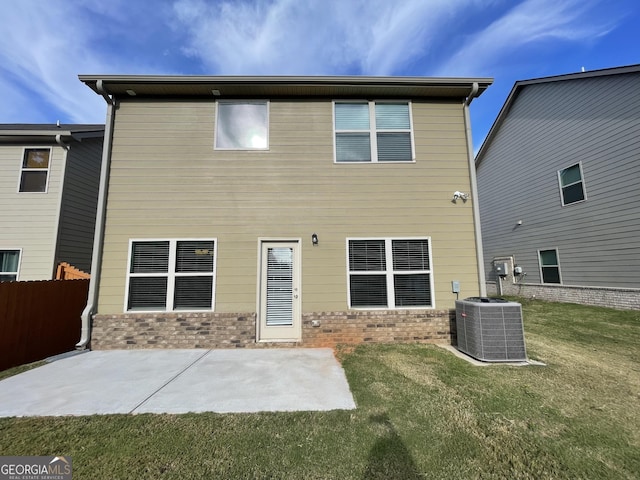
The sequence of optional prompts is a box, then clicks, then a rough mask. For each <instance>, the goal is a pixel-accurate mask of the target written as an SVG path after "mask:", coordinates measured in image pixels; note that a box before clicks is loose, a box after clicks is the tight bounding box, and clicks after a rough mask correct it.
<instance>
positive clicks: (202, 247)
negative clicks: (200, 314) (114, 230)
mask: <svg viewBox="0 0 640 480" xmlns="http://www.w3.org/2000/svg"><path fill="white" fill-rule="evenodd" d="M216 246H217V245H216V241H215V240H213V239H209V240H132V241H131V246H130V251H129V269H128V272H127V298H126V310H129V311H135V310H151V311H174V310H213V307H214V299H215V295H214V289H215V271H216V270H215V267H216Z"/></svg>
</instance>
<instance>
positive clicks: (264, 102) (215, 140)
mask: <svg viewBox="0 0 640 480" xmlns="http://www.w3.org/2000/svg"><path fill="white" fill-rule="evenodd" d="M220 104H229V105H231V104H236V105H238V104H243V105H244V104H253V105H257V104H259V105H266V107H267V145H266V146H265V147H256V148H251V147H247V148H225V147H219V146H218V125H219V124H220V123H219V115H220V108H219V106H220ZM270 119H271V102H270V101H269V100H242V99H234V100H217V101H216V122H215V125H214V127H213V130H214V133H213V137H214V138H213V149H214V150H221V151H228V152H229V151H230V152H252V151H262V152H264V151H268V150H269V145H270V124H271V121H270Z"/></svg>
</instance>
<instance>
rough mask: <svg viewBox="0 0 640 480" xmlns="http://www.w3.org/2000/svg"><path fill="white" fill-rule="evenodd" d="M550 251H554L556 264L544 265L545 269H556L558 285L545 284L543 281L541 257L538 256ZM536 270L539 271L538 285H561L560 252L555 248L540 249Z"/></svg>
mask: <svg viewBox="0 0 640 480" xmlns="http://www.w3.org/2000/svg"><path fill="white" fill-rule="evenodd" d="M550 250H554V251H555V252H556V261H557V264H556V265H544V266H545V267H558V279H559V280H560V283H553V282H545V281H544V275H543V274H542V267H543V265H542V257H541V255H540V253H541V252H548V251H550ZM538 269H539V271H540V283H543V284H545V285H562V284H563V283H562V269H561V268H560V252H559V251H558V248H557V247H551V248H541V249H539V250H538Z"/></svg>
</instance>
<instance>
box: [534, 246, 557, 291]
mask: <svg viewBox="0 0 640 480" xmlns="http://www.w3.org/2000/svg"><path fill="white" fill-rule="evenodd" d="M538 259H539V261H540V278H541V279H542V283H562V280H561V279H560V262H559V261H558V250H556V249H553V250H539V251H538Z"/></svg>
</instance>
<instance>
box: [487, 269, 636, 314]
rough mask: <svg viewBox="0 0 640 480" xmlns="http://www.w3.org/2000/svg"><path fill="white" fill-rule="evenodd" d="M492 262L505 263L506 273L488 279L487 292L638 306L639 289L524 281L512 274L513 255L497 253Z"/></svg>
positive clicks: (630, 308) (587, 303)
mask: <svg viewBox="0 0 640 480" xmlns="http://www.w3.org/2000/svg"><path fill="white" fill-rule="evenodd" d="M495 262H505V263H507V271H508V275H507V276H506V277H505V278H504V279H503V280H502V281H501V282H500V283H498V280H496V281H495V282H487V295H490V296H494V295H495V296H500V295H513V296H519V297H524V298H539V299H541V300H547V301H550V302H561V303H579V304H582V305H594V306H597V307H609V308H619V309H623V310H640V289H637V288H611V287H583V286H578V285H557V284H549V283H525V281H524V279H522V278H514V276H513V268H514V264H513V258H512V257H500V258H496V259H494V263H495Z"/></svg>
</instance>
